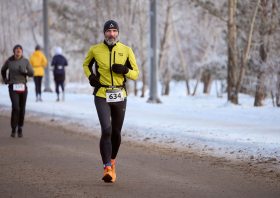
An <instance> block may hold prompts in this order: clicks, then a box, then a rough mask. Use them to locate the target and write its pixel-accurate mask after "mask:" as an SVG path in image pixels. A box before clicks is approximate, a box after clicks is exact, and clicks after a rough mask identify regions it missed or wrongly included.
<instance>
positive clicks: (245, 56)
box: [231, 0, 260, 104]
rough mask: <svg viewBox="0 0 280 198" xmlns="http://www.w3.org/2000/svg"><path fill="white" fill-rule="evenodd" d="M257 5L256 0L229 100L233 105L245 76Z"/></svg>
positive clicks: (236, 100)
mask: <svg viewBox="0 0 280 198" xmlns="http://www.w3.org/2000/svg"><path fill="white" fill-rule="evenodd" d="M259 4H260V0H258V2H257V4H256V6H255V10H254V14H253V17H252V20H251V24H250V30H249V33H248V39H247V44H246V49H245V53H244V56H243V55H242V61H241V62H242V65H241V69H240V74H239V78H238V82H237V85H236V90H235V93H234V95H233V96H232V98H231V102H232V103H234V104H238V93H239V92H240V90H241V85H242V82H243V78H244V74H245V67H246V62H247V57H248V54H249V51H250V46H251V40H252V34H253V29H254V23H255V18H256V15H257V11H258V7H259ZM242 53H243V52H242Z"/></svg>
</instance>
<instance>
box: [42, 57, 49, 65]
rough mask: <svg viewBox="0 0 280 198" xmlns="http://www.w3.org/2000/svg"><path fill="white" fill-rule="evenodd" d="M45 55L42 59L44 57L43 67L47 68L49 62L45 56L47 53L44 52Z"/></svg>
mask: <svg viewBox="0 0 280 198" xmlns="http://www.w3.org/2000/svg"><path fill="white" fill-rule="evenodd" d="M42 55H43V56H42V59H43V67H44V68H45V67H46V66H47V63H48V61H47V58H46V57H45V55H44V54H42Z"/></svg>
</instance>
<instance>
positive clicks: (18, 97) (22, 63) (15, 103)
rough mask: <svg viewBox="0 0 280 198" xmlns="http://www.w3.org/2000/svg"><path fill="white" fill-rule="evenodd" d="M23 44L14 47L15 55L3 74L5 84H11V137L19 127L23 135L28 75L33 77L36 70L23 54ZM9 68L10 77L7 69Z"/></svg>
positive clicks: (4, 67) (6, 64) (3, 69)
mask: <svg viewBox="0 0 280 198" xmlns="http://www.w3.org/2000/svg"><path fill="white" fill-rule="evenodd" d="M22 51H23V50H22V47H21V45H16V46H15V47H14V48H13V52H14V55H13V56H11V57H10V58H9V59H8V60H7V61H6V62H5V64H4V65H3V67H2V69H1V75H2V78H3V81H4V82H5V84H6V85H7V84H8V85H9V93H10V98H11V101H12V116H11V127H12V133H11V137H15V136H16V128H17V127H18V130H17V133H18V137H22V136H23V135H22V127H23V123H24V115H25V104H26V99H27V86H26V82H27V80H26V76H29V77H33V75H34V71H33V68H32V66H31V65H30V63H29V61H28V59H26V58H24V57H23V56H22ZM7 70H9V78H7V75H6V73H7V72H6V71H7Z"/></svg>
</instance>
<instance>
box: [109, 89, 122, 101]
mask: <svg viewBox="0 0 280 198" xmlns="http://www.w3.org/2000/svg"><path fill="white" fill-rule="evenodd" d="M106 101H107V102H120V101H124V97H123V91H122V89H108V90H106Z"/></svg>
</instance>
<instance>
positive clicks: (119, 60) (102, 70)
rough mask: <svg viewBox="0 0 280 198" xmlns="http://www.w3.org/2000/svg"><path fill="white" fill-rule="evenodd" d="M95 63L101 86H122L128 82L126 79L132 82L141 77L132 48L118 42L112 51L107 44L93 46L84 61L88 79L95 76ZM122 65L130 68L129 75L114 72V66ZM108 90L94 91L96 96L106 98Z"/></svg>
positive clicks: (97, 89) (124, 93)
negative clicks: (93, 68) (92, 75)
mask: <svg viewBox="0 0 280 198" xmlns="http://www.w3.org/2000/svg"><path fill="white" fill-rule="evenodd" d="M94 63H95V71H96V76H97V77H98V79H99V82H100V84H101V85H105V86H121V85H124V87H125V82H126V77H127V78H129V79H131V80H136V79H137V78H138V76H139V69H138V67H137V64H136V60H135V56H134V53H133V51H132V49H131V48H130V47H127V46H125V45H124V44H122V43H120V42H117V43H116V44H115V45H114V46H113V47H111V49H110V48H109V46H108V45H107V44H106V43H105V41H104V42H103V43H100V44H97V45H94V46H92V47H91V48H90V49H89V51H88V55H87V57H86V58H85V60H84V63H83V68H84V71H85V74H86V76H87V77H89V76H90V75H91V74H93V70H92V66H93V64H94ZM114 63H116V64H122V65H123V66H126V67H128V68H129V72H128V73H127V74H116V73H115V72H113V70H112V65H113V64H114ZM106 89H112V88H108V87H97V88H95V90H94V93H93V94H94V95H96V96H99V97H102V98H106ZM123 95H124V97H127V94H126V90H125V89H123Z"/></svg>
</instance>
